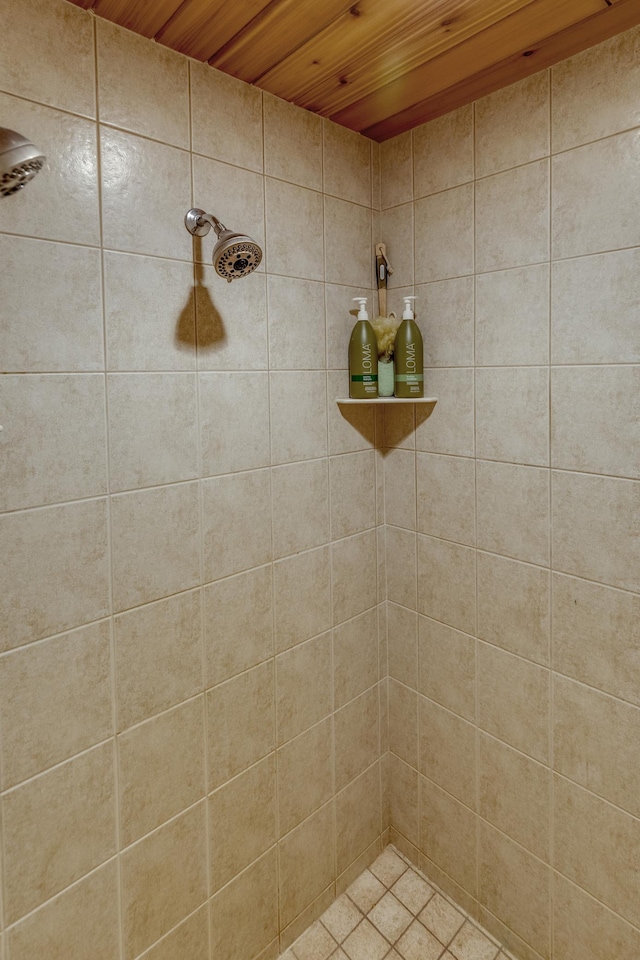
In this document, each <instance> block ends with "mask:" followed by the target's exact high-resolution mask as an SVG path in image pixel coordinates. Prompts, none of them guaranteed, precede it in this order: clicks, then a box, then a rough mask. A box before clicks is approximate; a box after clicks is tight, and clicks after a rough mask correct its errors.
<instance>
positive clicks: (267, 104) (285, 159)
mask: <svg viewBox="0 0 640 960" xmlns="http://www.w3.org/2000/svg"><path fill="white" fill-rule="evenodd" d="M263 100H264V172H265V173H266V175H267V176H269V177H277V178H278V179H279V180H286V181H287V182H288V183H297V184H298V185H299V186H301V187H310V188H311V189H312V190H321V189H322V120H321V119H320V117H318V116H316V115H315V114H313V113H310V112H309V111H308V110H302V109H301V108H300V107H296V106H295V104H293V103H287V102H286V101H285V100H280V99H279V98H278V97H273V96H271V94H269V93H265V94H264V95H263Z"/></svg>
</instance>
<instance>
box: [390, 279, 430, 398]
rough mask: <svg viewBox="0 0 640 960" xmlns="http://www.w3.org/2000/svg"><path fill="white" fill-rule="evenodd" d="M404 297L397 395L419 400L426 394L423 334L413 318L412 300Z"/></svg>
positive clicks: (398, 335) (397, 348) (398, 341)
mask: <svg viewBox="0 0 640 960" xmlns="http://www.w3.org/2000/svg"><path fill="white" fill-rule="evenodd" d="M412 300H415V297H404V313H403V314H402V323H401V324H400V326H399V327H398V332H397V333H396V345H395V351H394V354H395V361H396V375H395V396H396V397H401V398H403V399H408V400H417V399H418V398H420V397H423V396H424V370H423V366H422V334H421V333H420V328H419V327H418V324H417V323H416V322H415V320H414V318H413V310H412V308H411V301H412Z"/></svg>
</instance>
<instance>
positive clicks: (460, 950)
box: [280, 846, 512, 960]
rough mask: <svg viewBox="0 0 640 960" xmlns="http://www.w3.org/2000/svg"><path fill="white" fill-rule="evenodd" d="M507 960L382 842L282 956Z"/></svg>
mask: <svg viewBox="0 0 640 960" xmlns="http://www.w3.org/2000/svg"><path fill="white" fill-rule="evenodd" d="M383 958H387V960H512V958H511V954H509V953H507V951H506V950H505V949H504V948H501V946H500V944H499V943H498V942H497V941H496V940H494V939H493V937H491V936H490V935H489V934H487V933H486V932H485V931H484V930H483V929H482V928H481V927H479V926H478V925H477V924H476V923H475V922H474V921H473V920H471V919H470V918H469V917H468V916H467V914H465V913H464V912H463V911H462V910H461V909H460V907H458V906H456V905H455V904H454V903H453V902H452V901H451V900H450V899H449V898H448V897H446V896H445V895H444V894H442V893H441V892H440V891H438V890H437V889H436V888H435V887H434V886H433V885H432V884H431V883H429V882H428V881H427V880H426V879H425V878H424V877H423V876H422V875H421V874H420V872H419V871H418V870H416V868H415V867H414V866H412V865H411V864H410V863H409V862H408V861H407V860H405V859H404V857H402V855H401V854H399V853H398V851H397V850H396V849H395V847H392V846H389V847H387V848H386V849H385V850H384V851H383V852H382V853H381V854H380V856H379V857H378V859H377V860H376V861H375V862H374V863H372V864H371V866H370V867H369V869H368V870H365V871H364V872H363V873H361V874H360V876H359V877H358V879H357V880H354V882H353V883H352V884H351V886H350V887H348V888H347V890H346V891H345V893H343V894H342V895H341V896H340V897H338V899H337V900H334V902H333V903H332V904H331V906H330V907H329V909H328V910H326V911H325V912H324V913H323V915H322V916H321V917H320V919H319V920H316V921H315V923H313V924H311V926H310V927H308V928H307V930H305V932H304V933H303V934H302V936H300V937H298V939H297V940H296V942H295V943H294V944H293V945H292V946H291V947H289V949H288V950H287V951H286V952H285V953H283V954H282V955H281V958H280V960H383Z"/></svg>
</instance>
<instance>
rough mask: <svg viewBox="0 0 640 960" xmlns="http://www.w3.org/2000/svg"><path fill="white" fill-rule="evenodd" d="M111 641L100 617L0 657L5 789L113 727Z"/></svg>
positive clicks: (79, 750) (61, 758)
mask: <svg viewBox="0 0 640 960" xmlns="http://www.w3.org/2000/svg"><path fill="white" fill-rule="evenodd" d="M109 644H110V631H109V623H108V621H106V620H103V621H101V622H100V623H96V624H91V625H90V626H88V627H82V628H80V629H79V630H74V631H72V632H71V633H67V634H64V635H63V636H60V637H53V638H52V639H50V640H44V641H42V642H41V643H36V644H31V645H30V646H28V647H26V648H24V649H18V650H15V651H14V652H13V653H12V654H10V655H9V656H6V657H3V658H2V659H0V719H1V722H2V785H3V788H4V789H6V788H7V787H12V786H14V785H15V784H16V783H19V782H20V781H21V780H26V779H27V778H28V777H32V776H34V775H35V774H37V773H40V772H41V771H43V770H45V769H46V768H47V767H51V766H53V765H54V764H56V763H59V762H60V761H62V760H66V759H67V758H69V757H72V756H73V755H74V754H76V753H80V752H81V751H82V750H86V749H87V748H88V747H91V746H93V744H95V743H99V742H100V741H101V740H105V739H106V738H107V737H108V736H110V735H111V734H112V732H113V721H112V716H111V702H110V701H111V670H112V667H111V656H110V650H109ZM70 704H72V705H73V707H72V709H69V705H70Z"/></svg>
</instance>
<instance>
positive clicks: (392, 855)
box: [370, 847, 407, 887]
mask: <svg viewBox="0 0 640 960" xmlns="http://www.w3.org/2000/svg"><path fill="white" fill-rule="evenodd" d="M406 869H407V864H406V863H405V862H404V860H403V859H402V857H399V856H398V854H397V853H396V852H395V850H394V849H393V847H386V849H384V850H383V851H382V853H381V854H380V856H379V857H378V858H377V859H376V860H374V861H373V863H372V864H371V867H370V870H371V873H373V874H375V876H376V877H377V878H378V880H381V881H382V882H383V883H384V885H385V887H392V886H393V885H394V883H395V882H396V880H397V879H398V877H400V876H401V875H402V874H403V873H404V872H405V870H406Z"/></svg>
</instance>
